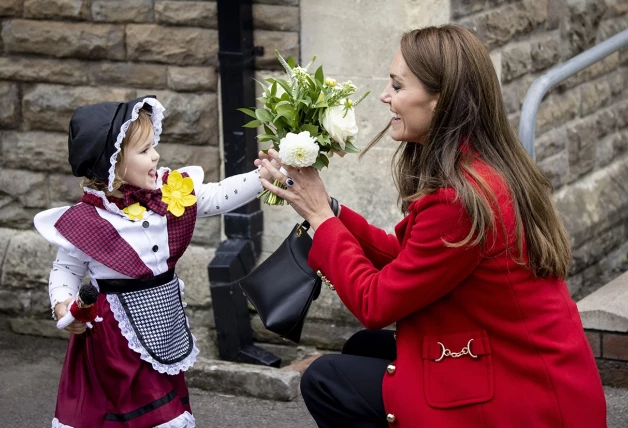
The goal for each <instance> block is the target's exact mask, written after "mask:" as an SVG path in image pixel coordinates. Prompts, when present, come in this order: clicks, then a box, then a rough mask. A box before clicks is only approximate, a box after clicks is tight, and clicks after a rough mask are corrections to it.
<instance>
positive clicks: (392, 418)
mask: <svg viewBox="0 0 628 428" xmlns="http://www.w3.org/2000/svg"><path fill="white" fill-rule="evenodd" d="M386 420H387V421H388V423H389V424H394V423H395V422H397V418H396V417H395V415H393V414H392V413H389V414H387V415H386Z"/></svg>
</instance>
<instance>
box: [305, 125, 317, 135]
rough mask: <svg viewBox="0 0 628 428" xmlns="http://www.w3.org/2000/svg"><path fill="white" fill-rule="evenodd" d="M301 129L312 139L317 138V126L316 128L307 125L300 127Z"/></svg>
mask: <svg viewBox="0 0 628 428" xmlns="http://www.w3.org/2000/svg"><path fill="white" fill-rule="evenodd" d="M301 129H302V130H303V131H308V132H309V133H310V135H311V136H312V137H317V136H318V126H316V125H311V124H309V123H307V124H305V125H301Z"/></svg>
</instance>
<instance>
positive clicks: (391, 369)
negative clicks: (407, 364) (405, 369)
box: [386, 364, 397, 375]
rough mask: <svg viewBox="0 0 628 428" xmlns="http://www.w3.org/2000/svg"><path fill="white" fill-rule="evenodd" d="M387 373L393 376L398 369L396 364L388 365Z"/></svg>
mask: <svg viewBox="0 0 628 428" xmlns="http://www.w3.org/2000/svg"><path fill="white" fill-rule="evenodd" d="M386 371H387V372H388V374H390V375H393V374H395V372H396V371H397V367H395V365H394V364H388V367H386Z"/></svg>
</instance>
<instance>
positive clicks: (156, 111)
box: [107, 98, 165, 192]
mask: <svg viewBox="0 0 628 428" xmlns="http://www.w3.org/2000/svg"><path fill="white" fill-rule="evenodd" d="M144 104H149V105H150V106H151V107H152V108H153V113H152V114H151V116H150V117H151V121H152V122H153V133H154V135H155V137H154V140H153V147H155V146H156V145H157V144H159V136H160V135H161V121H162V120H163V119H164V110H165V108H164V106H162V105H161V103H160V102H159V101H157V100H156V99H155V98H144V99H143V100H142V101H140V102H139V103H137V104H135V105H134V106H133V112H132V113H131V119H129V120H127V121H126V122H124V123H123V124H122V126H121V127H120V133H119V134H118V138H117V139H116V143H115V147H116V151H115V152H113V154H112V155H111V158H110V159H109V165H110V166H109V182H108V183H107V189H109V191H110V192H113V180H114V179H115V176H116V161H117V159H118V153H120V150H121V149H122V140H124V137H125V136H126V131H127V130H128V129H129V126H131V122H134V121H136V120H137V118H138V116H139V111H140V109H141V108H142V107H144Z"/></svg>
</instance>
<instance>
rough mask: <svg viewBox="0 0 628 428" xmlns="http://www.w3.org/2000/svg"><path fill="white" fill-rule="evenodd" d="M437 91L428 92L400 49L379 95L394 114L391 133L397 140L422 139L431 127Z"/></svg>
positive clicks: (413, 140) (415, 140)
mask: <svg viewBox="0 0 628 428" xmlns="http://www.w3.org/2000/svg"><path fill="white" fill-rule="evenodd" d="M438 95H439V94H432V93H429V92H428V91H427V90H426V89H425V86H424V85H423V83H421V81H420V80H419V78H418V77H416V75H415V74H414V73H412V71H411V70H410V69H409V68H408V65H407V64H406V61H405V60H404V58H403V55H402V54H401V50H399V51H397V53H396V54H395V57H394V58H393V60H392V64H391V65H390V82H389V83H388V85H387V86H386V88H385V89H384V92H382V94H381V95H380V100H381V101H382V102H383V103H385V104H389V106H390V112H391V113H392V115H393V118H392V120H391V133H390V135H391V137H392V139H393V140H396V141H408V142H414V143H422V142H423V140H424V139H425V137H426V135H427V133H428V132H429V129H430V124H431V123H432V117H433V116H434V109H435V108H436V104H437V103H438Z"/></svg>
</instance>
